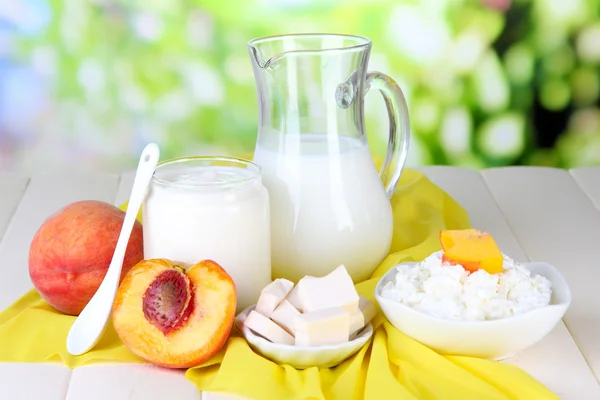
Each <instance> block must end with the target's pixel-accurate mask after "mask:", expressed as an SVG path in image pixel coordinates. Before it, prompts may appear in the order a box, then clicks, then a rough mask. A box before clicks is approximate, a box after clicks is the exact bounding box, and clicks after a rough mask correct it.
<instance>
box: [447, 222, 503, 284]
mask: <svg viewBox="0 0 600 400" xmlns="http://www.w3.org/2000/svg"><path fill="white" fill-rule="evenodd" d="M440 243H441V245H442V249H443V250H444V254H443V256H442V261H443V262H447V263H449V264H460V265H462V266H463V268H464V269H466V270H468V271H470V272H475V271H477V270H479V269H483V270H484V271H487V272H488V273H490V274H495V273H498V272H501V271H502V267H503V257H502V252H501V251H500V249H499V248H498V245H497V244H496V241H495V240H494V237H493V236H492V235H491V234H489V233H487V232H481V231H479V230H477V229H464V230H448V231H441V232H440Z"/></svg>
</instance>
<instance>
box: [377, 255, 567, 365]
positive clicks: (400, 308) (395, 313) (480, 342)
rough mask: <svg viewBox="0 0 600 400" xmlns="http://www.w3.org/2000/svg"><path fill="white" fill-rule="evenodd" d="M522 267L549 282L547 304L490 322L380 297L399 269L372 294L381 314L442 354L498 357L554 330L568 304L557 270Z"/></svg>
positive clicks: (534, 265) (536, 265) (541, 265)
mask: <svg viewBox="0 0 600 400" xmlns="http://www.w3.org/2000/svg"><path fill="white" fill-rule="evenodd" d="M404 264H409V265H414V264H417V263H415V262H410V263H408V262H407V263H404ZM400 265H402V264H400ZM522 265H523V266H524V267H525V268H527V269H528V270H529V271H531V273H532V275H542V276H544V277H546V278H547V279H548V280H549V281H550V282H551V283H552V287H551V289H552V297H551V299H550V304H549V305H548V306H545V307H542V308H538V309H535V310H532V311H529V312H526V313H523V314H520V315H516V316H514V317H509V318H503V319H497V320H488V321H452V320H446V319H442V318H437V317H433V316H431V315H429V314H425V313H423V312H420V311H417V310H415V309H413V308H411V307H409V306H407V305H404V304H402V303H399V302H397V301H394V300H391V299H387V298H385V297H382V296H381V291H382V289H383V286H384V285H385V284H386V283H387V282H389V281H393V280H394V278H395V276H396V273H397V268H398V267H394V268H392V269H391V270H390V271H388V272H387V273H386V274H385V275H384V276H383V277H382V278H381V279H380V281H379V282H378V283H377V287H376V288H375V298H376V299H377V302H378V303H379V306H380V307H381V310H382V311H383V314H384V315H385V316H386V318H387V319H388V320H389V321H390V323H391V324H392V325H393V326H394V327H395V328H396V329H398V330H400V331H402V332H404V333H405V334H406V335H408V336H410V337H412V338H413V339H415V340H417V341H419V342H421V343H423V344H424V345H426V346H428V347H430V348H431V349H433V350H435V351H437V352H438V353H440V354H450V355H461V356H472V357H480V358H486V359H493V360H501V359H504V358H507V357H510V356H512V355H514V354H516V353H518V352H519V351H521V350H523V349H525V348H527V347H529V346H531V345H533V344H535V343H537V342H539V341H540V340H541V339H543V338H544V337H545V336H546V335H547V334H548V333H550V331H552V329H554V327H555V326H556V324H558V322H559V321H560V320H561V318H562V317H563V315H564V314H565V312H566V311H567V308H569V305H570V304H571V292H570V290H569V286H568V285H567V282H566V281H565V279H564V278H563V277H562V275H561V274H560V273H559V272H558V270H557V269H556V268H554V267H553V266H552V265H550V264H547V263H543V262H532V263H523V264H522Z"/></svg>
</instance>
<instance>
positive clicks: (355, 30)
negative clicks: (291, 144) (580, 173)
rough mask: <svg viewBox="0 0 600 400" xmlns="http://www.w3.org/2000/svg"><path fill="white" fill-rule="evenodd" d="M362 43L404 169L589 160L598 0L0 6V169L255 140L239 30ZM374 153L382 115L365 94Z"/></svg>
mask: <svg viewBox="0 0 600 400" xmlns="http://www.w3.org/2000/svg"><path fill="white" fill-rule="evenodd" d="M294 32H335V33H347V34H359V35H364V36H367V37H369V38H370V39H372V41H373V50H372V55H371V60H370V64H369V65H370V66H369V69H370V70H379V71H382V72H385V73H387V74H389V75H391V76H392V77H394V78H395V79H396V80H397V81H398V82H399V84H400V85H401V87H402V88H403V90H404V92H405V94H406V96H407V100H408V103H409V108H410V114H411V123H412V133H413V139H412V142H411V150H410V156H409V164H410V165H424V164H450V165H458V166H466V167H471V168H485V167H489V166H500V165H513V164H525V165H548V166H557V167H577V166H585V165H600V108H599V101H598V100H599V92H600V68H599V65H600V0H520V1H519V0H373V1H349V0H346V1H319V0H281V1H275V0H244V1H243V0H229V1H209V0H190V1H184V0H171V1H164V0H145V1H139V0H129V1H125V0H2V1H1V2H0V168H2V169H9V170H19V171H25V172H36V171H43V170H46V169H50V168H55V167H57V166H64V165H72V164H74V163H77V165H78V166H79V168H83V169H96V170H122V169H124V168H134V167H135V165H136V164H137V157H138V155H139V153H140V151H141V149H142V148H143V146H144V145H145V144H146V143H147V142H149V141H156V142H158V143H159V144H160V145H161V148H162V157H161V158H163V159H164V158H170V157H175V156H182V155H191V154H240V153H244V152H248V151H252V149H253V147H254V143H255V140H256V128H257V117H258V111H257V101H256V91H255V86H254V77H253V74H252V69H251V64H250V60H249V57H248V53H247V48H246V43H247V41H248V40H250V39H252V38H254V37H258V36H265V35H274V34H282V33H294ZM366 113H367V115H366V116H367V118H366V120H367V129H368V137H369V141H370V144H371V148H372V151H373V152H374V153H375V154H383V152H384V150H385V145H386V140H387V138H386V136H387V129H388V127H387V117H386V111H385V106H384V103H383V101H382V99H381V98H380V95H379V94H378V93H376V92H375V91H373V92H370V93H369V94H368V95H367V97H366Z"/></svg>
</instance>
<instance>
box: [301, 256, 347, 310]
mask: <svg viewBox="0 0 600 400" xmlns="http://www.w3.org/2000/svg"><path fill="white" fill-rule="evenodd" d="M298 299H299V300H300V304H301V305H302V310H303V312H305V313H310V312H313V311H318V310H322V309H324V308H331V307H341V308H343V309H346V310H347V311H348V312H349V313H353V312H355V311H356V310H358V302H359V296H358V293H357V292H356V288H355V287H354V283H352V278H351V277H350V275H349V274H348V271H347V270H346V268H345V267H344V266H343V265H340V266H339V267H337V268H336V269H334V270H333V271H331V272H330V273H329V274H327V275H325V276H322V277H319V278H312V279H305V280H303V281H302V284H301V285H299V286H298Z"/></svg>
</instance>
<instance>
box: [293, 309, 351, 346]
mask: <svg viewBox="0 0 600 400" xmlns="http://www.w3.org/2000/svg"><path fill="white" fill-rule="evenodd" d="M294 333H295V345H296V346H324V345H331V344H340V343H343V342H347V341H348V338H349V336H350V313H349V312H348V310H346V309H344V308H341V307H332V308H324V309H321V310H318V311H313V312H309V313H305V314H300V315H298V316H296V318H295V321H294Z"/></svg>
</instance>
